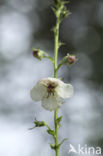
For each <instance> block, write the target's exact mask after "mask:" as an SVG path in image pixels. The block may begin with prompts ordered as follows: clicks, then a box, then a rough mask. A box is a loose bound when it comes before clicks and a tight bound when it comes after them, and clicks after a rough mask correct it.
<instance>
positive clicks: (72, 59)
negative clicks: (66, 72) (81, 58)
mask: <svg viewBox="0 0 103 156" xmlns="http://www.w3.org/2000/svg"><path fill="white" fill-rule="evenodd" d="M76 60H77V59H76V56H75V55H68V59H67V64H68V65H71V64H73V63H74V62H75V61H76Z"/></svg>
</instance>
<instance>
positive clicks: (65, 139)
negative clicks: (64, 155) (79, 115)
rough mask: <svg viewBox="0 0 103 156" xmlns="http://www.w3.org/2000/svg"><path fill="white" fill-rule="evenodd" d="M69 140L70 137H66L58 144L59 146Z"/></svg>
mask: <svg viewBox="0 0 103 156" xmlns="http://www.w3.org/2000/svg"><path fill="white" fill-rule="evenodd" d="M67 140H68V138H64V139H63V140H62V141H61V142H60V144H59V145H58V146H59V147H60V146H61V145H62V144H63V143H64V141H67Z"/></svg>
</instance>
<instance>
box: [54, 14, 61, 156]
mask: <svg viewBox="0 0 103 156" xmlns="http://www.w3.org/2000/svg"><path fill="white" fill-rule="evenodd" d="M59 25H60V22H59V17H57V21H56V27H55V31H54V38H55V41H54V42H55V43H54V44H55V45H54V46H55V48H54V78H57V61H58V49H59ZM57 118H58V109H57V110H55V111H54V124H55V147H56V149H55V152H56V156H59V147H58V124H57V122H56V121H57Z"/></svg>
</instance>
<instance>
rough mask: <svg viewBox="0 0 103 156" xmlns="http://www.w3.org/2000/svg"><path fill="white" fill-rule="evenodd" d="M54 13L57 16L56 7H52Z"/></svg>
mask: <svg viewBox="0 0 103 156" xmlns="http://www.w3.org/2000/svg"><path fill="white" fill-rule="evenodd" d="M51 9H52V11H53V13H54V14H55V15H56V9H55V8H54V7H51Z"/></svg>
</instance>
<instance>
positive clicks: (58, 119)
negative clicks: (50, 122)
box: [56, 116, 62, 124]
mask: <svg viewBox="0 0 103 156" xmlns="http://www.w3.org/2000/svg"><path fill="white" fill-rule="evenodd" d="M61 120H62V116H60V117H59V118H57V120H56V122H57V124H59V123H60V121H61Z"/></svg>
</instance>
